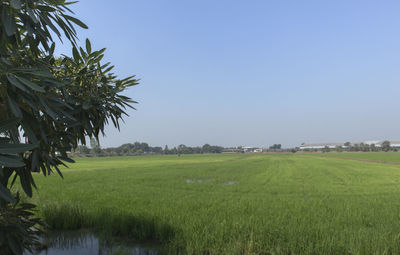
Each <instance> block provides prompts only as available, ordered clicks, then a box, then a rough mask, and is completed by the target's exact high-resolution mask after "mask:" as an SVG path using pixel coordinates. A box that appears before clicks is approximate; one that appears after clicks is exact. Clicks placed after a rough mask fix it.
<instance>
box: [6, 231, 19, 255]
mask: <svg viewBox="0 0 400 255" xmlns="http://www.w3.org/2000/svg"><path fill="white" fill-rule="evenodd" d="M7 240H8V244H9V245H10V248H11V250H12V251H13V253H14V254H16V255H22V248H21V247H22V244H20V243H19V242H18V241H17V239H16V238H15V237H14V236H13V235H7Z"/></svg>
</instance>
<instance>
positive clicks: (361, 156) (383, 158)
mask: <svg viewBox="0 0 400 255" xmlns="http://www.w3.org/2000/svg"><path fill="white" fill-rule="evenodd" d="M319 155H320V156H323V157H332V158H342V159H354V160H364V161H370V162H373V161H375V162H378V163H388V164H400V152H340V153H335V152H330V153H320V154H319Z"/></svg>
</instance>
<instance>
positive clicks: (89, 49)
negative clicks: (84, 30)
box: [86, 38, 92, 54]
mask: <svg viewBox="0 0 400 255" xmlns="http://www.w3.org/2000/svg"><path fill="white" fill-rule="evenodd" d="M86 52H87V53H88V54H90V53H92V45H91V44H90V41H89V39H87V38H86Z"/></svg>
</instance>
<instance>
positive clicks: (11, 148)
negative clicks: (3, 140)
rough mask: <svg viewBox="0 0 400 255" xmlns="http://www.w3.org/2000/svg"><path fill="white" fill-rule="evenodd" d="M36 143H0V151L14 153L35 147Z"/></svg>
mask: <svg viewBox="0 0 400 255" xmlns="http://www.w3.org/2000/svg"><path fill="white" fill-rule="evenodd" d="M37 147H38V145H37V144H0V153H4V154H15V153H22V152H25V151H30V150H33V149H35V148H37Z"/></svg>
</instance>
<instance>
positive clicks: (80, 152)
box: [73, 140, 224, 157]
mask: <svg viewBox="0 0 400 255" xmlns="http://www.w3.org/2000/svg"><path fill="white" fill-rule="evenodd" d="M90 144H91V148H88V147H87V146H85V145H81V146H79V147H78V148H77V149H76V150H75V151H74V152H73V154H74V155H75V156H89V157H90V156H125V155H142V154H178V155H179V154H201V153H221V152H222V151H223V149H224V148H223V147H221V146H213V145H209V144H205V145H203V146H202V147H198V146H197V147H190V146H186V145H184V144H181V145H179V146H178V147H173V148H168V145H165V147H164V148H162V147H159V146H155V147H152V146H150V145H148V144H147V143H142V142H135V143H126V144H123V145H121V146H119V147H112V148H104V149H103V148H101V147H100V146H99V144H98V143H97V142H96V141H95V140H91V142H90Z"/></svg>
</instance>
